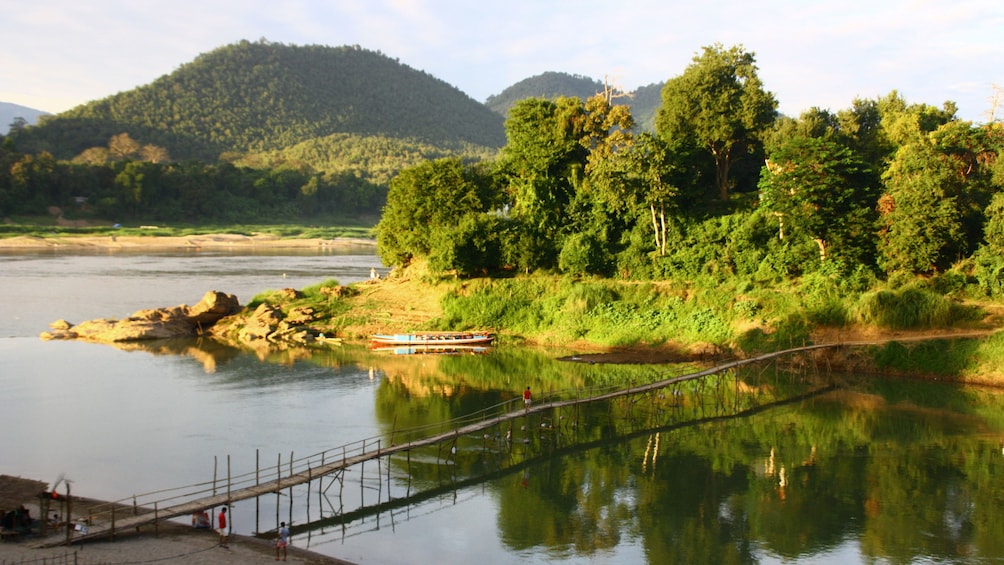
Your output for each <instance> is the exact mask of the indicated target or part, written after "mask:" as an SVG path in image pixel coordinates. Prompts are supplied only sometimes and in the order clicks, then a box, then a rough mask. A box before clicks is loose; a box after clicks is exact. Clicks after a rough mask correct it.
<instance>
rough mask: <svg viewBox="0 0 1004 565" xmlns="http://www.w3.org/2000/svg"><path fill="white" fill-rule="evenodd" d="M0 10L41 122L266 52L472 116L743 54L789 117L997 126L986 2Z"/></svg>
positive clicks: (201, 0) (120, 5) (1003, 29)
mask: <svg viewBox="0 0 1004 565" xmlns="http://www.w3.org/2000/svg"><path fill="white" fill-rule="evenodd" d="M0 14H2V19H3V21H4V25H3V40H2V41H0V102H11V103H14V104H20V105H22V106H28V107H30V108H34V109H38V110H43V111H46V112H51V113H59V112H62V111H64V110H68V109H70V108H72V107H74V106H77V105H79V104H83V103H86V102H88V101H91V100H97V99H101V98H105V97H107V96H111V95H113V94H116V93H118V92H122V91H127V90H131V89H133V88H135V87H137V86H141V85H145V84H148V83H150V82H153V81H154V80H156V79H157V78H159V77H161V76H163V75H166V74H170V73H171V72H173V71H175V70H176V69H177V68H178V67H179V66H181V65H183V64H185V63H188V62H190V61H192V60H193V59H195V58H196V57H197V56H199V55H200V54H203V53H208V52H210V51H212V50H214V49H216V48H218V47H221V46H224V45H228V44H232V43H236V42H239V41H241V40H245V39H246V40H249V41H257V40H259V39H262V38H264V39H267V40H268V41H271V42H276V43H285V44H289V45H329V46H340V45H358V46H360V47H362V48H364V49H368V50H371V51H379V52H381V53H383V54H384V55H387V56H389V57H391V58H394V59H397V60H399V61H400V62H401V63H403V64H405V65H407V66H409V67H412V68H414V69H417V70H420V71H425V72H426V73H428V74H430V75H432V76H434V77H436V78H438V79H441V80H443V81H445V82H447V83H449V84H451V85H453V86H455V87H457V88H459V89H460V90H461V91H463V92H465V93H466V94H467V95H469V96H470V97H471V98H473V99H475V100H478V101H481V102H483V101H485V99H487V98H488V97H489V96H491V95H494V94H499V93H500V92H501V91H502V90H504V89H505V88H507V87H509V86H511V85H512V84H514V83H516V82H519V81H521V80H523V79H525V78H529V77H532V76H535V75H539V74H541V73H544V72H548V71H556V72H564V73H569V74H574V75H582V76H586V77H589V78H593V79H596V80H600V81H604V80H606V81H607V82H608V83H610V84H611V85H613V86H615V87H618V88H620V89H622V90H625V91H631V90H634V89H636V88H638V87H640V86H646V85H649V84H653V83H658V82H663V81H666V80H668V79H671V78H673V77H675V76H678V75H680V74H681V73H683V71H684V70H685V69H686V67H687V65H689V64H691V63H692V61H693V58H694V56H695V55H697V54H698V53H700V52H701V51H702V48H703V47H705V46H710V45H713V44H716V43H720V44H721V45H722V46H724V47H726V48H728V47H731V46H734V45H741V46H742V47H743V48H744V49H745V50H746V51H748V52H751V53H753V54H754V55H755V57H756V63H757V67H758V68H759V74H760V78H761V80H762V81H763V83H764V86H765V88H766V89H767V90H769V91H771V92H773V93H774V95H775V97H776V98H777V100H778V103H779V110H780V111H781V112H782V113H784V114H787V115H789V116H798V115H799V114H800V113H801V112H803V111H804V110H807V109H809V108H812V107H818V108H822V109H828V110H831V111H834V112H836V111H839V110H842V109H845V108H849V107H851V105H852V104H853V101H854V100H855V99H856V98H864V99H875V98H879V97H882V96H885V95H887V94H889V93H890V92H892V91H893V90H896V91H898V92H899V93H900V94H901V95H902V96H903V97H904V98H905V99H906V101H907V102H908V103H924V104H930V105H933V106H937V107H939V108H940V107H941V106H942V104H943V103H944V102H945V101H953V102H955V103H956V104H957V105H958V114H957V115H958V117H959V118H961V119H964V120H970V121H973V122H975V123H986V122H988V121H990V119H996V120H1001V119H1002V118H1004V92H1002V91H1001V88H1004V2H1002V1H1001V0H931V1H922V0H842V1H836V0H829V1H815V0H792V1H789V0H760V1H759V2H751V1H749V0H741V1H735V0H711V1H710V2H694V1H690V2H684V1H679V0H620V1H611V0H603V1H596V0H574V1H571V0H508V1H506V2H485V1H481V0H280V1H276V0H172V1H171V2H164V1H159V2H156V1H151V0H90V1H84V2H82V1H81V0H35V1H27V0H0ZM995 93H999V95H1000V99H1001V102H1000V104H999V105H998V106H999V107H998V109H997V111H996V113H995V114H993V115H991V113H990V111H991V108H992V107H993V103H992V101H991V100H992V98H993V97H994V95H995Z"/></svg>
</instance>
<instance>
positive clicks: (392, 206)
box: [376, 159, 497, 265]
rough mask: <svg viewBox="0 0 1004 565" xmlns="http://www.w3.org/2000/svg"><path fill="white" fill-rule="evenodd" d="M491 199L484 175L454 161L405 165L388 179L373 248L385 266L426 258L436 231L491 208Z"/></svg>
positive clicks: (492, 202)
mask: <svg viewBox="0 0 1004 565" xmlns="http://www.w3.org/2000/svg"><path fill="white" fill-rule="evenodd" d="M496 201H497V198H496V197H495V194H494V191H493V189H492V185H491V182H490V179H489V177H488V176H487V175H486V174H484V173H482V172H481V171H480V170H479V169H476V168H473V167H467V166H465V165H464V164H463V163H462V162H461V161H460V160H459V159H439V160H436V161H426V162H425V163H422V164H420V165H417V166H415V167H411V168H409V169H405V170H403V171H401V172H400V173H399V174H398V176H396V177H394V179H392V180H391V182H390V191H389V192H388V194H387V205H386V207H385V208H384V211H383V216H382V217H381V218H380V222H379V223H378V224H377V227H376V230H377V252H378V253H379V254H380V258H381V259H382V260H383V261H384V263H385V264H387V265H406V264H407V263H408V262H409V261H411V260H412V259H413V258H415V257H419V256H428V254H429V252H430V250H431V249H432V242H433V241H434V237H435V235H436V234H437V232H439V231H443V230H450V229H452V228H454V227H456V226H458V225H460V223H461V222H462V221H463V220H464V218H465V217H466V216H468V215H470V214H479V213H482V212H487V211H489V210H491V209H492V208H493V207H494V206H495V204H496Z"/></svg>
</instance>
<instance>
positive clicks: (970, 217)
mask: <svg viewBox="0 0 1004 565" xmlns="http://www.w3.org/2000/svg"><path fill="white" fill-rule="evenodd" d="M270 51H271V50H270V49H269V48H268V46H264V45H246V44H242V45H241V46H239V47H234V48H232V49H227V50H225V51H223V52H221V53H219V54H217V55H218V56H219V57H221V58H222V59H224V60H229V59H230V58H233V57H236V58H238V59H239V58H240V57H244V56H247V55H249V54H254V55H255V56H258V55H262V54H265V53H268V52H270ZM278 51H279V52H280V53H282V54H284V56H285V55H292V54H294V52H295V51H296V50H295V49H294V50H292V51H290V50H287V49H285V48H281V49H279V50H278ZM315 51H316V50H311V53H314V54H317V53H320V52H324V53H326V54H328V55H331V53H327V52H325V51H324V50H320V51H317V52H316V53H315ZM359 55H360V53H358V52H356V51H352V50H348V51H345V52H342V51H339V52H338V53H337V56H338V57H347V58H349V59H352V58H353V57H356V56H359ZM366 56H367V57H368V56H370V54H366ZM208 60H209V59H208V58H207V59H206V60H200V61H199V62H198V64H197V65H194V66H193V67H192V68H191V69H186V71H200V73H199V74H198V76H205V75H204V74H202V72H201V71H202V70H204V69H203V68H202V66H203V64H204V63H206V61H208ZM346 60H348V59H346ZM353 60H354V59H353ZM172 80H174V79H172ZM169 82H170V81H169ZM621 94H622V93H619V92H618V91H617V90H616V89H615V88H613V87H610V86H609V85H603V89H602V91H601V92H599V93H597V94H596V95H594V96H591V97H588V98H586V99H583V98H579V97H560V96H559V97H556V98H527V99H522V100H519V101H515V102H514V103H513V104H512V105H511V107H510V108H509V110H508V117H507V119H506V121H505V124H504V133H505V139H506V141H505V145H504V146H503V147H502V148H501V150H500V151H499V152H498V153H497V154H495V153H494V151H493V150H491V149H486V150H484V151H480V150H474V149H471V147H472V146H470V145H469V144H470V143H471V142H472V141H471V140H470V139H466V138H458V139H456V141H457V142H458V143H460V144H461V145H463V144H464V143H467V144H468V145H467V146H466V147H467V148H468V149H471V150H470V151H468V150H466V149H461V150H458V151H457V152H456V153H452V154H450V152H446V153H445V154H446V155H449V156H446V157H443V154H436V153H435V152H434V151H430V152H426V153H421V152H420V153H417V154H416V155H420V157H418V158H416V159H414V160H413V161H411V162H409V163H407V164H402V165H400V166H401V168H400V169H399V170H397V171H395V173H394V174H391V173H390V172H389V171H391V170H392V169H395V168H396V167H397V166H398V165H397V164H391V165H388V164H386V163H382V164H380V165H379V166H378V167H377V169H379V170H380V171H383V173H381V174H384V175H385V176H384V177H380V178H381V179H383V178H388V179H389V181H388V183H387V186H386V187H385V192H381V190H383V189H384V187H383V185H377V184H375V183H373V182H371V181H370V180H369V178H363V177H361V176H360V174H357V173H352V172H334V171H327V172H323V171H319V170H316V169H312V168H311V167H309V166H303V167H299V166H294V164H295V163H297V162H300V161H301V160H303V159H308V158H310V159H317V158H319V157H318V155H319V154H324V155H329V154H331V153H332V152H334V149H335V148H342V149H346V147H347V146H346V140H347V139H348V138H345V137H344V136H335V137H330V134H329V136H328V137H325V136H318V137H317V138H312V139H305V140H297V144H301V143H306V144H307V145H298V147H299V148H298V149H297V151H298V152H296V153H288V152H287V153H285V156H282V155H279V154H276V153H267V152H268V151H276V150H277V149H275V148H272V147H270V146H269V144H268V143H258V142H256V143H255V144H254V145H255V147H254V148H253V149H254V151H250V152H249V153H248V154H247V155H244V156H243V157H241V156H236V155H228V156H227V158H226V159H221V161H220V162H218V163H212V164H191V163H174V162H170V161H164V162H159V161H158V159H160V157H165V154H164V153H163V152H159V151H157V150H156V149H157V147H156V146H155V145H150V144H146V145H144V144H143V143H136V142H134V141H132V140H131V139H130V138H129V135H128V134H120V135H114V136H113V137H112V138H111V139H110V140H109V141H108V142H107V147H105V148H99V149H102V150H101V151H92V152H90V153H89V155H91V154H92V156H96V157H101V158H102V159H104V160H103V161H101V162H100V163H99V164H95V162H93V161H92V162H89V163H90V164H85V163H84V162H82V161H80V159H83V157H82V155H83V154H82V153H81V154H77V157H79V158H80V159H78V160H77V162H72V161H57V160H56V159H55V158H54V157H53V156H52V155H51V154H47V153H44V152H43V153H38V154H34V155H22V154H20V153H18V152H16V151H14V150H13V148H12V146H13V145H12V144H13V142H14V141H18V142H21V143H25V144H27V143H28V141H29V140H31V139H36V140H37V139H41V138H40V137H38V136H39V135H40V134H41V133H42V130H39V131H35V132H32V131H30V130H28V131H24V132H17V133H16V134H15V135H13V136H12V137H11V138H9V139H8V141H7V142H5V144H4V152H3V153H0V158H2V159H3V160H5V162H4V165H5V167H3V168H2V169H0V170H2V171H3V173H2V174H0V188H2V189H4V190H0V210H4V213H5V214H8V210H14V209H18V207H24V206H28V207H29V208H30V209H32V210H34V213H36V214H41V213H43V212H41V210H42V209H43V208H44V206H45V205H46V203H49V202H52V201H58V202H65V201H67V200H68V199H69V198H70V196H71V195H73V194H77V191H78V190H82V189H83V187H102V188H100V190H99V191H98V192H95V193H93V194H89V195H88V196H87V198H86V199H85V202H83V203H82V204H80V205H81V206H84V205H86V206H89V207H91V208H92V210H94V211H98V210H102V211H104V212H107V213H108V214H113V215H115V216H116V217H118V216H122V217H126V218H133V219H139V218H153V219H156V218H164V219H165V220H169V221H185V220H186V219H189V218H190V217H191V218H199V219H200V220H201V221H207V222H217V223H219V222H226V221H242V222H258V221H264V220H263V219H264V218H271V219H273V220H274V219H277V218H279V219H286V220H294V219H299V220H300V221H306V222H308V223H312V222H313V218H323V219H330V218H347V217H355V218H364V217H375V215H376V213H377V212H379V213H380V219H379V221H378V222H377V223H376V229H375V232H376V239H377V246H378V253H379V255H380V257H381V259H382V261H383V262H384V264H385V265H387V266H389V267H392V269H393V270H392V273H391V277H390V278H389V279H387V280H385V281H381V282H379V283H376V284H370V285H368V286H366V287H365V288H364V289H363V291H361V292H358V293H343V292H318V293H307V295H308V299H309V297H311V296H313V297H314V299H316V300H317V301H319V302H330V301H348V302H347V305H340V306H337V307H336V306H335V305H333V304H320V305H319V306H320V307H318V308H317V311H318V312H322V313H324V316H322V317H323V318H324V319H323V320H320V321H319V322H320V323H321V324H322V325H325V327H326V331H335V332H340V333H344V334H347V335H350V336H353V335H354V336H359V337H362V336H365V335H367V332H372V331H373V330H375V329H398V330H402V331H405V330H409V329H429V328H438V329H468V328H489V329H493V330H496V331H499V332H501V333H503V334H504V335H506V336H508V337H509V338H511V339H522V340H528V341H534V342H538V343H558V344H570V343H580V344H581V343H588V344H592V345H594V346H603V347H627V346H631V347H637V346H656V345H660V344H665V343H668V342H672V343H675V344H682V346H683V347H688V348H691V349H694V350H709V349H710V350H729V351H734V352H736V353H739V354H750V353H754V352H757V351H764V350H769V349H777V348H783V347H790V346H794V345H801V344H804V343H808V342H810V341H816V340H819V339H821V336H823V335H827V336H830V337H832V336H838V337H840V338H841V339H849V338H850V337H851V336H862V337H870V336H874V335H881V336H894V335H897V334H900V333H904V332H909V333H914V334H917V333H923V334H928V335H934V334H939V333H946V332H947V333H949V334H958V333H961V332H989V331H991V330H993V329H996V328H997V327H1000V326H1001V325H1002V323H1001V308H1002V303H1004V160H1001V159H1000V158H999V156H1000V154H1001V152H1002V150H1004V124H1002V123H1001V122H1000V121H997V120H993V119H991V120H990V121H989V122H988V123H986V124H973V123H970V122H965V121H961V120H959V119H957V118H956V116H955V106H954V104H953V103H952V102H945V103H944V105H943V106H942V107H934V106H931V105H928V104H916V103H909V102H908V101H907V100H905V99H904V98H903V97H902V96H901V95H900V94H899V93H898V92H896V91H893V92H891V93H889V94H888V95H885V96H882V97H879V98H876V99H858V100H855V101H854V102H853V104H852V105H851V107H849V108H846V109H843V110H838V111H831V110H827V109H820V108H810V109H808V110H806V111H805V112H803V113H802V114H801V115H800V116H798V117H789V116H782V115H780V114H779V113H778V111H777V107H778V103H777V101H776V100H775V98H774V95H773V94H772V93H771V92H770V91H769V90H767V87H766V85H765V84H763V83H762V81H761V80H760V77H759V76H758V69H757V66H756V61H755V57H754V54H753V53H750V52H748V51H746V50H745V49H744V48H742V47H741V46H735V47H730V48H726V47H723V46H721V45H713V46H709V47H705V48H704V49H703V50H702V51H701V52H700V53H698V54H697V55H696V56H695V57H694V59H693V61H692V63H691V64H690V65H689V66H688V67H687V68H686V69H684V71H683V72H682V74H680V75H679V76H676V77H674V78H671V79H670V80H668V81H667V82H666V83H665V86H664V87H663V88H662V91H661V106H660V107H659V110H658V112H657V113H656V115H655V119H654V131H645V130H643V129H642V128H638V127H637V125H636V117H635V116H633V115H632V114H631V111H630V108H629V107H628V106H626V105H622V104H619V103H618V99H619V98H620V97H621ZM102 108H103V106H102V105H100V104H99V105H94V106H93V107H89V108H84V109H81V112H83V111H85V110H86V111H87V112H97V111H98V110H101V109H102ZM53 123H54V124H55V123H58V122H53ZM62 123H64V125H65V124H66V123H67V122H62ZM51 127H52V126H50V129H49V130H48V131H53V130H52V129H51ZM356 133H359V132H356ZM364 133H366V134H367V135H372V136H376V135H381V133H380V132H378V131H368V132H364ZM373 139H375V138H373ZM374 143H377V142H376V141H374ZM377 144H378V145H379V143H377ZM245 145H246V143H245ZM280 145H282V144H280ZM350 145H351V144H350ZM282 146H283V147H289V145H282ZM366 147H371V146H370V145H366ZM440 147H442V146H440ZM456 147H460V146H459V145H458V146H456ZM485 147H487V146H485ZM230 149H231V150H234V148H233V147H231V148H230ZM245 149H246V148H245ZM127 150H128V151H127ZM346 151H347V153H349V154H352V155H358V154H359V153H360V152H359V151H357V150H356V149H352V148H351V147H348V148H347V149H346ZM365 152H366V151H362V153H365ZM251 153H254V155H252V154H251ZM158 156H160V157H158ZM325 158H326V157H321V161H324V159H325ZM85 161H86V159H85ZM238 163H244V164H245V165H238ZM252 164H254V166H258V167H262V168H252V167H251V166H250V165H252ZM8 165H9V166H8ZM269 167H275V168H269ZM80 175H83V176H80ZM87 175H92V176H93V175H96V177H95V178H94V179H93V180H94V182H90V181H88V182H84V181H83V180H81V179H89V178H91V177H89V176H87ZM372 178H376V177H372ZM61 179H62V180H61ZM67 179H70V180H72V182H70V181H69V180H67ZM102 179H103V180H102ZM63 180H67V182H63ZM367 183H369V184H367ZM89 190H92V191H93V190H98V189H94V188H89ZM102 190H103V191H105V192H100V191H102ZM59 210H60V215H59V218H61V219H62V220H63V221H61V222H60V223H66V221H67V218H64V217H63V215H62V210H61V209H59ZM151 211H155V213H154V214H151ZM22 213H25V212H23V211H22ZM327 286H330V285H322V286H321V288H327ZM391 289H393V291H391ZM392 294H397V295H398V296H396V297H391V295H392ZM282 296H285V295H284V294H283V295H279V296H278V297H271V298H270V297H265V298H263V299H262V300H267V301H272V300H281V298H282ZM299 300H304V298H302V297H301V298H299ZM381 300H383V302H381ZM433 302H434V305H431V306H430V304H431V303H433ZM418 303H421V304H422V305H421V306H420V307H418V306H416V304H418ZM301 306H302V305H301ZM994 343H995V342H994V341H993V340H987V341H986V342H981V343H980V345H979V346H978V348H977V350H969V349H967V347H962V346H960V347H958V348H954V347H946V348H945V349H947V350H949V351H950V356H953V357H955V356H957V359H958V363H957V362H956V360H953V359H949V360H946V361H945V363H944V364H936V363H924V364H922V365H921V366H919V367H918V368H923V369H924V370H930V371H934V372H949V373H953V374H970V373H973V374H975V373H979V374H997V375H998V376H1000V374H1001V367H1004V359H1001V353H1000V347H999V346H996V345H994ZM896 351H898V350H897V349H895V348H891V347H890V348H886V349H882V350H875V351H874V352H873V355H872V360H873V363H872V364H873V366H875V367H880V366H881V367H886V368H887V370H890V371H894V370H904V371H912V369H909V368H908V365H909V363H905V364H904V363H900V362H899V361H895V362H893V361H890V359H894V358H899V357H900V355H897V354H895V352H896ZM911 351H912V350H911ZM963 351H966V352H967V353H968V354H969V356H970V359H969V360H966V359H963V353H961V352H963ZM977 351H979V353H977ZM906 357H909V355H906ZM917 357H918V358H925V357H926V354H924V353H923V350H922V349H919V350H918V353H917ZM973 360H976V361H973ZM970 362H978V363H980V367H981V368H979V369H972V368H971V367H970V365H969V364H968V363H970ZM897 363H899V364H898V365H897ZM959 363H961V365H960V364H959ZM936 366H938V367H942V368H935V367H936ZM988 368H989V369H988Z"/></svg>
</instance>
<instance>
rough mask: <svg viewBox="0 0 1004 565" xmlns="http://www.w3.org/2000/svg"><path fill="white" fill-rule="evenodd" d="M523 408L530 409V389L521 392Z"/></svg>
mask: <svg viewBox="0 0 1004 565" xmlns="http://www.w3.org/2000/svg"><path fill="white" fill-rule="evenodd" d="M523 407H524V408H527V409H529V408H530V387H526V390H524V391H523Z"/></svg>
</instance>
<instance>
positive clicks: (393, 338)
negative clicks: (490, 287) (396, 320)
mask: <svg viewBox="0 0 1004 565" xmlns="http://www.w3.org/2000/svg"><path fill="white" fill-rule="evenodd" d="M494 339H495V336H494V335H492V334H490V333H487V332H423V333H407V334H387V335H384V334H376V335H373V336H371V337H370V341H372V342H373V343H375V344H379V345H483V344H488V343H491V342H492V340H494Z"/></svg>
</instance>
